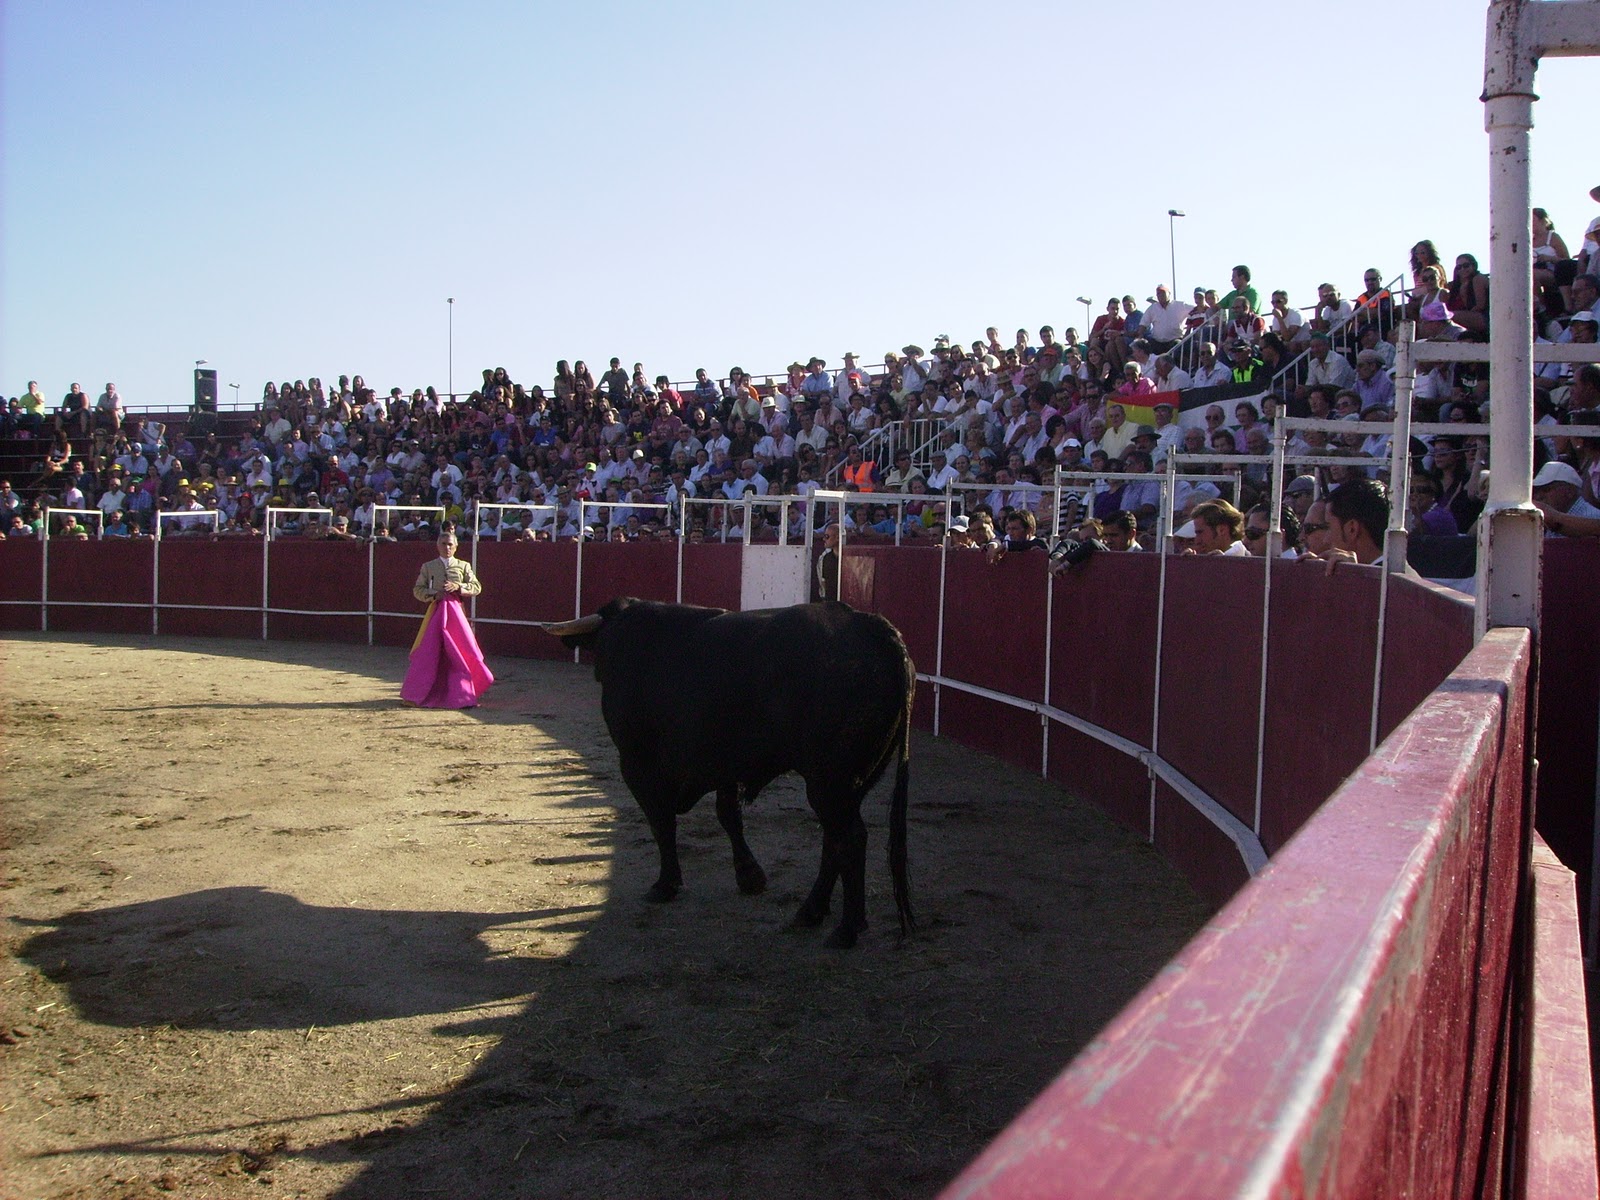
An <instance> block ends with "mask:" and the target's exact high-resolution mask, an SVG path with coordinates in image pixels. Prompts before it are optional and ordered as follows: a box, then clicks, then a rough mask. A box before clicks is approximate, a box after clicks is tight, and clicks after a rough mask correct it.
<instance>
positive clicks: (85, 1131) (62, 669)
mask: <svg viewBox="0 0 1600 1200" xmlns="http://www.w3.org/2000/svg"><path fill="white" fill-rule="evenodd" d="M0 661H3V670H4V676H3V688H0V691H3V694H4V697H5V708H4V714H5V715H4V721H5V724H4V776H3V781H4V810H3V814H4V837H5V855H4V879H3V887H4V889H5V892H4V896H5V909H6V917H7V919H6V921H5V925H4V928H5V933H6V946H5V950H6V953H7V960H6V963H5V964H4V971H3V984H4V985H3V987H0V1086H3V1095H0V1139H3V1141H0V1181H3V1182H0V1194H3V1195H4V1196H6V1197H26V1198H29V1200H32V1198H65V1197H74V1198H77V1197H97V1198H99V1197H112V1198H121V1200H127V1198H130V1197H146V1196H151V1197H154V1196H171V1195H179V1196H215V1197H244V1196H251V1197H288V1196H338V1197H346V1198H361V1200H368V1198H370V1200H378V1198H383V1200H392V1198H396V1197H412V1196H417V1197H422V1196H430V1197H431V1196H442V1197H475V1196H484V1197H488V1196H494V1197H512V1196H518V1197H522V1196H527V1197H628V1198H632V1197H680V1196H682V1197H687V1196H697V1197H708V1196H749V1197H757V1196H759V1197H790V1196H808V1197H809V1196H819V1195H826V1196H874V1197H878V1196H881V1197H901V1196H926V1195H929V1194H931V1193H933V1192H935V1191H937V1189H938V1188H939V1187H940V1186H941V1185H942V1184H943V1183H944V1182H945V1181H947V1180H948V1179H949V1178H950V1176H951V1175H952V1174H953V1173H954V1172H955V1171H956V1170H957V1169H958V1168H959V1167H960V1166H961V1165H962V1164H963V1163H964V1162H966V1161H967V1160H968V1159H969V1158H970V1157H971V1156H972V1155H973V1154H974V1153H975V1152H976V1151H977V1150H978V1149H979V1148H980V1147H981V1146H982V1145H983V1144H984V1143H985V1141H986V1140H987V1139H988V1138H990V1137H991V1136H992V1135H993V1134H994V1133H995V1132H996V1131H997V1130H998V1129H999V1128H1000V1127H1001V1126H1002V1125H1003V1124H1004V1123H1005V1122H1006V1120H1007V1119H1008V1118H1010V1117H1011V1116H1012V1115H1013V1114H1014V1113H1015V1112H1016V1111H1017V1110H1018V1108H1019V1107H1020V1106H1021V1105H1023V1104H1024V1103H1025V1102H1026V1101H1027V1100H1028V1099H1029V1098H1030V1097H1031V1096H1032V1095H1033V1094H1034V1093H1035V1092H1037V1091H1038V1090H1039V1088H1040V1087H1042V1086H1043V1085H1044V1084H1045V1083H1046V1082H1047V1081H1048V1080H1049V1079H1050V1078H1051V1077H1052V1076H1053V1075H1054V1074H1055V1073H1056V1072H1057V1071H1058V1070H1059V1069H1060V1067H1061V1066H1062V1065H1063V1064H1064V1063H1066V1062H1067V1060H1068V1059H1069V1058H1070V1057H1071V1055H1072V1054H1073V1053H1074V1051H1076V1050H1077V1049H1078V1048H1079V1047H1080V1046H1081V1045H1083V1043H1084V1042H1085V1041H1086V1040H1087V1039H1088V1038H1089V1037H1090V1036H1091V1035H1092V1034H1093V1033H1094V1032H1095V1031H1096V1030H1097V1029H1098V1028H1099V1027H1100V1026H1101V1025H1102V1024H1103V1023H1104V1022H1105V1021H1106V1020H1107V1018H1109V1017H1110V1016H1111V1015H1112V1014H1113V1013H1115V1012H1116V1010H1117V1009H1118V1007H1119V1006H1121V1005H1122V1004H1123V1002H1124V1001H1126V1000H1127V999H1128V997H1130V996H1131V995H1132V994H1133V993H1134V992H1135V991H1136V990H1137V989H1138V987H1139V986H1140V985H1141V984H1142V983H1144V982H1145V981H1146V980H1148V979H1149V978H1150V977H1151V976H1153V975H1154V974H1155V973H1156V971H1157V970H1158V969H1159V968H1160V966H1161V965H1162V963H1163V962H1164V961H1165V960H1166V959H1167V958H1168V957H1169V956H1170V955H1171V954H1172V953H1173V952H1174V951H1175V950H1176V949H1177V948H1178V947H1179V946H1180V945H1181V944H1182V942H1183V941H1184V940H1185V939H1186V938H1187V937H1188V936H1189V935H1190V934H1191V933H1192V932H1193V931H1194V930H1195V929H1196V928H1197V927H1198V926H1199V924H1200V923H1201V921H1202V920H1203V919H1204V917H1205V915H1206V913H1205V910H1204V906H1203V905H1202V903H1201V901H1200V900H1199V899H1198V898H1197V897H1196V896H1195V895H1194V894H1193V893H1192V892H1191V891H1190V890H1189V889H1188V887H1187V886H1186V885H1185V884H1184V883H1183V882H1182V880H1181V879H1180V878H1179V877H1178V876H1177V874H1176V873H1175V872H1174V871H1173V870H1172V869H1170V868H1169V867H1168V866H1167V865H1166V864H1165V863H1164V862H1163V861H1162V860H1161V859H1160V858H1159V857H1158V856H1157V855H1156V854H1155V853H1154V852H1153V851H1151V850H1150V849H1148V848H1147V847H1145V846H1144V845H1143V844H1141V843H1140V842H1139V841H1138V840H1137V839H1136V838H1134V837H1132V836H1130V835H1129V834H1127V833H1125V832H1124V831H1123V830H1121V829H1119V828H1117V827H1116V826H1114V825H1113V824H1112V823H1111V822H1110V821H1108V820H1107V819H1105V818H1104V817H1102V816H1101V815H1100V813H1099V812H1098V811H1097V810H1096V809H1094V808H1093V807H1092V806H1090V805H1088V804H1084V803H1080V802H1078V801H1075V800H1073V799H1071V798H1070V797H1067V796H1064V795H1063V794H1062V793H1061V792H1060V791H1058V790H1057V789H1055V788H1053V787H1051V786H1049V785H1046V784H1044V783H1042V782H1040V781H1039V780H1037V779H1035V778H1032V777H1030V776H1028V775H1026V774H1024V773H1022V772H1018V771H1013V770H1011V769H1010V768H1007V767H1004V766H1001V765H999V764H997V763H995V762H993V761H992V760H989V759H985V758H981V757H979V756H976V755H973V754H971V753H969V752H967V751H965V750H963V749H961V748H960V747H958V746H956V745H954V744H952V743H948V742H939V741H936V740H934V739H932V738H927V737H921V736H919V737H917V739H916V741H915V745H914V747H913V752H912V775H911V782H912V787H911V838H910V849H911V867H912V887H913V895H914V897H915V900H916V903H917V906H918V912H919V914H920V917H921V921H922V927H921V930H920V931H919V932H918V933H917V934H916V935H915V936H914V937H913V938H911V939H910V940H909V941H906V942H904V943H902V942H901V941H900V939H899V938H898V936H897V934H896V933H895V920H894V908H893V902H892V898H891V894H890V889H889V879H888V870H887V867H886V866H885V864H884V860H883V854H884V848H885V840H884V839H885V831H884V823H885V812H886V807H887V784H884V785H881V786H880V788H879V789H878V791H877V792H876V793H875V794H874V795H873V796H871V797H869V799H868V801H867V820H868V824H869V827H870V829H871V838H872V841H871V851H870V858H869V866H868V889H869V890H868V916H869V919H870V920H871V921H872V923H873V928H872V930H871V931H870V932H869V934H868V935H867V936H866V937H865V938H864V940H863V943H862V945H861V946H860V947H859V948H858V949H857V950H855V951H851V952H835V951H828V950H825V949H824V948H823V946H822V936H823V933H824V932H825V931H823V930H806V931H795V930H790V929H788V928H786V925H787V922H788V920H789V917H790V916H791V914H792V913H793V911H794V909H795V908H796V907H797V906H798V904H799V902H800V899H801V897H802V895H803V893H804V891H805V889H806V887H807V886H808V884H809V882H810V878H811V875H812V873H813V871H814V869H815V862H816V856H817V853H818V847H819V834H818V831H817V828H816V825H815V823H814V821H813V820H812V818H811V816H810V813H809V811H808V810H807V809H806V807H805V803H804V798H803V796H802V794H801V792H800V790H799V788H798V787H797V786H796V785H795V783H794V782H793V781H792V780H784V781H780V782H779V783H778V784H776V785H774V786H773V788H772V789H771V790H770V791H769V792H768V793H767V794H766V795H764V796H762V797H761V798H760V799H759V800H758V801H757V802H756V804H755V806H754V808H753V810H752V811H751V813H750V816H749V821H748V830H749V836H750V841H751V844H752V846H753V848H754V849H755V852H756V854H757V856H758V857H759V858H760V859H761V861H762V863H763V864H764V865H765V867H766V869H767V873H768V875H769V877H770V880H771V885H770V887H769V890H768V892H767V893H766V895H764V896H759V897H747V896H741V895H740V894H738V892H737V891H736V890H735V887H734V880H733V872H732V865H731V857H730V854H729V851H728V847H727V842H726V840H725V838H724V836H723V834H722V831H721V829H720V828H719V827H718V825H717V821H716V816H715V813H714V811H713V805H712V804H710V803H709V802H707V803H703V804H702V805H701V806H700V807H699V808H697V809H696V810H695V811H694V813H692V814H691V815H690V816H689V817H688V818H687V819H686V820H685V822H684V825H683V827H682V837H681V840H682V842H683V855H684V873H685V876H686V881H687V887H686V889H685V891H684V893H683V894H682V896H681V897H680V898H679V900H678V901H677V903H675V904H672V905H668V906H664V907H657V906H652V905H648V904H646V903H644V902H643V901H642V900H641V899H640V897H641V896H642V894H643V893H644V891H645V889H646V888H647V887H648V886H649V884H650V882H651V880H652V879H654V877H655V869H656V866H655V852H654V849H653V847H652V845H651V841H650V835H649V831H648V829H647V828H646V826H645V823H644V820H643V818H642V817H641V815H640V814H639V812H638V809H637V808H636V806H635V805H634V803H633V801H632V799H631V797H629V796H628V794H627V792H626V790H625V788H624V787H623V785H622V784H621V782H620V780H618V778H617V776H616V756H615V753H614V751H613V750H612V747H611V745H610V742H609V741H608V739H607V738H606V735H605V732H604V729H603V726H602V724H601V721H600V714H599V696H598V688H597V685H596V684H595V683H594V681H593V679H592V677H591V675H590V674H589V672H588V670H587V669H584V668H575V667H572V666H569V665H565V664H546V663H532V662H518V661H508V660H499V661H496V662H495V663H494V664H493V665H494V668H495V670H496V671H497V672H499V674H500V677H501V682H500V683H499V684H498V685H497V686H496V687H495V689H494V690H493V691H492V692H491V693H490V695H489V698H488V700H487V703H486V704H485V705H484V706H483V707H481V708H480V709H478V710H476V711H474V712H471V713H451V712H433V711H425V710H417V709H408V708H403V707H401V706H400V705H398V704H397V703H396V701H395V697H396V695H397V690H398V685H399V680H400V677H401V674H402V673H403V667H404V658H403V655H402V653H401V652H400V651H398V650H393V649H379V650H368V649H366V648H362V647H350V646H332V645H320V644H285V643H272V644H263V643H258V642H256V643H253V642H225V641H200V640H193V641H191V640H180V639H166V640H159V641H157V640H151V639H140V638H118V637H109V636H83V637H70V636H65V637H44V636H30V635H21V636H12V637H10V638H9V639H8V640H7V641H5V642H4V643H0ZM662 682H663V684H664V685H668V690H670V682H671V681H668V680H664V681H662ZM728 688H729V693H730V694H737V692H738V681H737V680H735V679H730V680H729V681H728Z"/></svg>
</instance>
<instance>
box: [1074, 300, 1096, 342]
mask: <svg viewBox="0 0 1600 1200" xmlns="http://www.w3.org/2000/svg"><path fill="white" fill-rule="evenodd" d="M1078 303H1079V304H1081V305H1083V340H1084V342H1085V343H1087V342H1088V340H1089V327H1090V326H1091V325H1093V324H1094V317H1093V315H1092V314H1091V313H1090V311H1089V310H1090V308H1092V307H1093V305H1094V301H1093V300H1091V299H1089V297H1087V296H1079V297H1078Z"/></svg>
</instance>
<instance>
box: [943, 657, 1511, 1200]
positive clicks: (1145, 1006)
mask: <svg viewBox="0 0 1600 1200" xmlns="http://www.w3.org/2000/svg"><path fill="white" fill-rule="evenodd" d="M1531 659H1532V647H1531V640H1530V639H1529V637H1528V636H1527V634H1526V632H1525V631H1521V630H1506V631H1500V632H1497V633H1496V634H1493V635H1491V637H1490V639H1489V640H1487V641H1486V642H1485V643H1484V644H1483V645H1482V646H1480V647H1479V648H1478V649H1477V650H1476V651H1474V652H1473V654H1472V655H1471V656H1470V657H1469V658H1468V659H1467V660H1466V661H1465V662H1463V663H1462V664H1461V667H1460V669H1459V670H1458V671H1457V672H1456V673H1455V674H1454V676H1453V677H1452V678H1453V681H1454V682H1455V683H1456V684H1458V686H1457V687H1455V688H1452V689H1448V690H1444V691H1440V692H1438V693H1436V694H1435V695H1433V696H1432V697H1430V698H1429V700H1428V701H1427V702H1426V703H1425V704H1424V705H1423V707H1422V708H1420V709H1419V710H1418V711H1417V712H1416V713H1414V714H1413V715H1412V716H1411V717H1410V718H1409V719H1408V720H1407V721H1406V722H1405V723H1404V725H1403V726H1402V727H1401V730H1400V733H1399V734H1398V735H1397V736H1396V737H1395V738H1393V739H1392V740H1390V741H1388V742H1386V743H1385V744H1384V746H1383V748H1382V749H1381V750H1380V752H1379V754H1378V755H1377V756H1375V757H1374V758H1372V759H1370V760H1368V761H1367V762H1366V763H1364V764H1363V766H1362V767H1361V768H1360V769H1359V771H1358V772H1357V773H1356V775H1355V776H1353V777H1352V778H1351V779H1350V780H1349V781H1348V782H1347V783H1346V784H1345V785H1344V786H1343V787H1342V788H1341V789H1340V790H1339V792H1338V793H1337V795H1335V796H1334V797H1333V798H1332V799H1330V800H1329V801H1328V802H1327V804H1325V805H1324V806H1323V807H1322V809H1321V810H1320V811H1319V812H1318V813H1317V814H1316V816H1315V817H1313V818H1312V820H1311V821H1310V822H1308V824H1307V825H1306V827H1305V828H1304V829H1303V830H1302V831H1301V833H1300V834H1299V836H1298V837H1296V838H1295V839H1294V840H1293V841H1291V842H1290V843H1289V845H1288V846H1287V847H1285V849H1284V850H1283V851H1282V852H1281V853H1280V854H1279V855H1278V856H1277V857H1276V858H1275V859H1274V860H1273V862H1272V863H1271V865H1270V866H1269V867H1268V868H1267V870H1266V871H1265V872H1264V873H1263V874H1262V875H1261V877H1260V878H1259V879H1257V880H1256V881H1255V883H1254V884H1253V885H1252V886H1251V887H1250V888H1248V889H1246V890H1245V891H1243V892H1241V893H1240V894H1239V895H1238V896H1237V897H1236V898H1235V899H1234V901H1233V902H1232V903H1230V904H1229V905H1228V907H1227V908H1226V909H1224V910H1223V912H1222V913H1221V914H1220V915H1219V916H1218V917H1217V918H1216V919H1215V920H1214V921H1213V922H1212V923H1211V924H1210V925H1209V926H1208V927H1207V929H1206V930H1205V931H1204V932H1203V933H1202V934H1200V936H1199V937H1197V938H1196V939H1195V940H1194V941H1193V942H1192V943H1190V945H1189V946H1188V947H1187V948H1185V950H1184V951H1183V952H1182V953H1181V954H1180V955H1179V956H1178V958H1177V959H1176V960H1174V962H1173V963H1172V965H1171V966H1169V967H1168V968H1167V969H1166V970H1165V971H1164V972H1163V973H1162V975H1161V976H1160V978H1158V979H1157V980H1156V981H1155V982H1154V983H1152V984H1151V985H1150V986H1149V987H1147V988H1146V989H1145V991H1144V992H1142V993H1141V994H1140V996H1139V997H1138V998H1136V999H1135V1001H1134V1002H1133V1003H1132V1004H1131V1005H1130V1006H1129V1007H1128V1008H1127V1009H1125V1010H1124V1011H1123V1013H1122V1014H1121V1015H1119V1016H1118V1018H1117V1019H1116V1020H1115V1021H1114V1022H1113V1023H1112V1024H1111V1025H1110V1026H1109V1027H1108V1028H1107V1029H1106V1030H1104V1031H1103V1032H1102V1033H1101V1035H1100V1036H1099V1037H1098V1038H1096V1040H1095V1041H1094V1042H1093V1043H1092V1044H1091V1046H1090V1047H1089V1048H1088V1049H1087V1050H1086V1051H1085V1052H1084V1053H1083V1054H1082V1055H1080V1056H1079V1058H1078V1059H1077V1061H1075V1062H1074V1063H1073V1064H1072V1066H1071V1067H1069V1068H1068V1069H1067V1070H1066V1071H1065V1072H1064V1073H1063V1074H1062V1075H1061V1076H1060V1077H1059V1078H1058V1079H1057V1080H1056V1081H1055V1082H1054V1083H1053V1084H1052V1085H1051V1086H1050V1087H1049V1088H1048V1089H1047V1090H1046V1091H1045V1092H1044V1093H1043V1094H1042V1095H1040V1096H1039V1097H1038V1098H1037V1099H1036V1100H1035V1101H1034V1102H1033V1103H1032V1104H1031V1105H1030V1106H1029V1107H1028V1109H1027V1110H1026V1111H1024V1112H1023V1114H1022V1115H1021V1116H1020V1117H1018V1119H1017V1120H1016V1121H1015V1122H1014V1123H1013V1124H1012V1126H1011V1127H1010V1128H1009V1129H1008V1130H1007V1131H1006V1132H1005V1133H1004V1134H1002V1135H1001V1137H1000V1138H999V1139H998V1140H997V1141H996V1142H995V1143H994V1144H993V1145H991V1146H990V1147H989V1148H988V1149H987V1150H986V1151H985V1152H984V1153H983V1154H982V1155H981V1156H980V1157H979V1158H978V1159H977V1160H976V1161H975V1162H974V1163H973V1164H972V1165H971V1166H970V1167H969V1168H968V1169H967V1170H966V1171H965V1172H963V1173H962V1175H961V1176H960V1177H959V1178H957V1180H956V1181H955V1182H954V1183H952V1184H951V1185H950V1187H949V1188H948V1189H947V1190H946V1192H945V1193H944V1194H945V1196H946V1197H950V1198H956V1197H959V1198H961V1200H971V1198H974V1197H1004V1198H1005V1200H1020V1198H1022V1197H1052V1198H1054V1197H1075V1196H1081V1197H1119V1198H1128V1200H1137V1198H1139V1197H1152V1198H1156V1197H1160V1198H1161V1200H1167V1198H1170V1197H1173V1196H1240V1195H1274V1196H1289V1197H1300V1196H1386V1195H1402V1194H1403V1195H1413V1196H1427V1197H1447V1196H1456V1197H1469V1196H1478V1195H1485V1194H1491V1195H1492V1194H1495V1193H1496V1192H1497V1190H1498V1181H1499V1177H1500V1175H1499V1173H1500V1170H1501V1164H1502V1155H1503V1154H1504V1152H1505V1149H1506V1148H1505V1144H1504V1142H1503V1139H1502V1134H1501V1131H1502V1130H1503V1129H1504V1128H1505V1122H1504V1121H1502V1120H1499V1115H1500V1114H1501V1112H1502V1111H1503V1106H1502V1103H1501V1098H1502V1097H1503V1096H1504V1095H1505V1083H1506V1066H1505V1064H1506V1063H1507V1062H1509V1061H1510V1050H1511V1047H1510V1045H1509V1043H1508V1042H1507V1041H1506V1038H1507V1037H1508V1031H1509V1023H1510V1018H1511V997H1512V987H1511V983H1512V955H1511V937H1512V921H1511V919H1510V917H1511V914H1512V913H1514V912H1515V904H1514V902H1513V900H1514V896H1515V893H1516V889H1517V887H1518V881H1519V868H1518V861H1519V858H1518V856H1519V854H1520V852H1521V847H1522V844H1523V829H1522V820H1521V818H1522V816H1523V811H1524V809H1523V805H1524V803H1525V800H1526V797H1525V795H1524V792H1523V788H1522V776H1521V770H1520V768H1521V765H1522V763H1523V762H1524V759H1523V749H1524V746H1523V739H1524V735H1525V730H1526V715H1527V714H1526V710H1525V707H1524V702H1525V697H1526V691H1525V684H1526V676H1527V672H1528V671H1529V668H1530V664H1531ZM1185 833H1186V831H1185V830H1183V829H1182V828H1181V826H1179V825H1175V826H1174V827H1173V828H1172V829H1171V831H1170V834H1171V836H1170V837H1168V836H1165V835H1164V834H1162V833H1161V832H1160V826H1159V825H1158V844H1162V843H1164V845H1165V848H1166V849H1168V850H1169V851H1172V852H1177V853H1182V850H1181V849H1180V847H1181V846H1182V844H1183V843H1184V840H1185ZM1352 1001H1356V1002H1352Z"/></svg>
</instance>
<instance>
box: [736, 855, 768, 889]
mask: <svg viewBox="0 0 1600 1200" xmlns="http://www.w3.org/2000/svg"><path fill="white" fill-rule="evenodd" d="M733 877H734V878H735V879H737V880H738V881H739V890H740V891H741V892H743V893H744V894H745V895H746V896H759V895H760V894H761V893H762V892H764V891H766V890H767V873H766V872H765V871H763V870H762V869H761V864H760V863H758V862H753V861H752V862H747V863H741V864H740V865H738V866H736V867H734V868H733Z"/></svg>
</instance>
